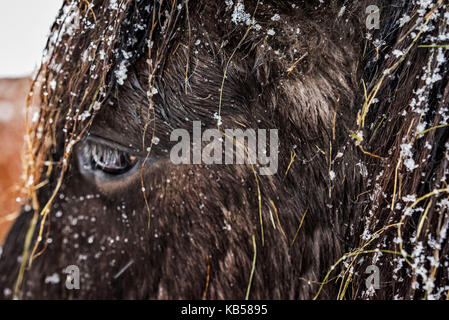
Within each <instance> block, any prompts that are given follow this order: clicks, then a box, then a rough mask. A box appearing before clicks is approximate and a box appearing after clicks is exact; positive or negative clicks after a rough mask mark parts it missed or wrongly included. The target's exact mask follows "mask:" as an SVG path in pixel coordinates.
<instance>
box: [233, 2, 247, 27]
mask: <svg viewBox="0 0 449 320" xmlns="http://www.w3.org/2000/svg"><path fill="white" fill-rule="evenodd" d="M231 20H232V22H234V23H235V24H241V23H245V24H246V25H247V26H249V25H250V24H251V15H250V14H249V13H247V12H245V5H244V4H243V3H242V0H238V1H237V3H236V4H235V6H234V11H233V12H232V15H231Z"/></svg>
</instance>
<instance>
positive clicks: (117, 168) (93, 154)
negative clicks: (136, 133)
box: [84, 141, 138, 175]
mask: <svg viewBox="0 0 449 320" xmlns="http://www.w3.org/2000/svg"><path fill="white" fill-rule="evenodd" d="M84 156H85V158H86V159H87V160H88V161H87V163H89V164H90V165H91V168H92V169H93V170H101V171H103V172H105V173H107V174H112V175H118V174H122V173H125V172H127V171H129V170H130V169H132V168H133V167H134V166H135V165H136V163H137V160H138V159H137V157H136V156H133V155H130V154H129V153H127V152H125V151H122V150H119V149H117V148H112V147H110V146H107V145H104V144H100V143H96V142H93V141H89V142H88V143H87V144H86V146H85V149H84Z"/></svg>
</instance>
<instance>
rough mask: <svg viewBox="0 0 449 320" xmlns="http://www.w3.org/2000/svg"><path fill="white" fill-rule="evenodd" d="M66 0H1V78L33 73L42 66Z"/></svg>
mask: <svg viewBox="0 0 449 320" xmlns="http://www.w3.org/2000/svg"><path fill="white" fill-rule="evenodd" d="M62 2H63V1H62V0H0V78H6V77H8V78H9V77H10V78H15V77H22V76H29V75H31V74H32V73H33V72H34V71H35V70H36V69H37V67H38V66H39V64H40V61H41V56H42V51H43V49H44V46H45V43H46V40H47V36H48V34H49V31H50V27H51V25H52V23H53V21H54V19H55V17H56V14H57V12H58V10H59V8H60V6H61V5H62Z"/></svg>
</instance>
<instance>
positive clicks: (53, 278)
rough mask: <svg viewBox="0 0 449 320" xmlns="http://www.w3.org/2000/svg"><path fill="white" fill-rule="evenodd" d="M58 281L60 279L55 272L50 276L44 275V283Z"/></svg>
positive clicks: (56, 282) (55, 282)
mask: <svg viewBox="0 0 449 320" xmlns="http://www.w3.org/2000/svg"><path fill="white" fill-rule="evenodd" d="M59 281H60V279H59V275H58V274H57V273H53V274H52V275H51V276H47V277H45V283H50V284H58V283H59Z"/></svg>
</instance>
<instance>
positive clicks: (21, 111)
mask: <svg viewBox="0 0 449 320" xmlns="http://www.w3.org/2000/svg"><path fill="white" fill-rule="evenodd" d="M30 83H31V82H30V80H29V79H28V78H21V79H0V137H1V143H0V190H1V192H0V243H1V242H3V239H4V237H5V236H6V233H7V232H8V230H9V227H10V226H11V223H12V221H13V220H14V218H15V213H16V212H17V210H18V205H19V204H18V203H17V201H16V198H17V196H18V195H19V193H18V187H17V185H18V183H19V182H20V174H21V172H22V157H21V155H22V147H23V141H24V139H23V137H24V134H25V121H24V120H25V98H26V94H27V91H28V89H29V86H30Z"/></svg>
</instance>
